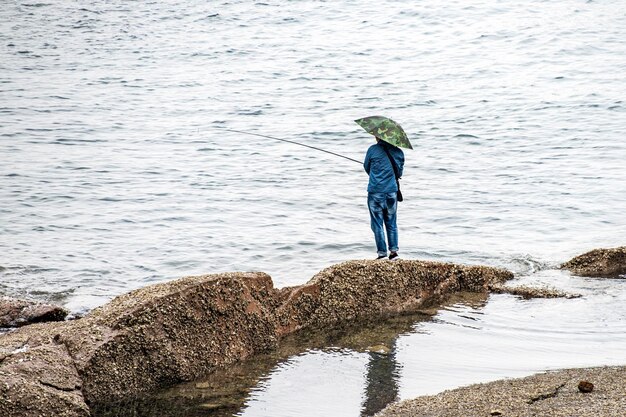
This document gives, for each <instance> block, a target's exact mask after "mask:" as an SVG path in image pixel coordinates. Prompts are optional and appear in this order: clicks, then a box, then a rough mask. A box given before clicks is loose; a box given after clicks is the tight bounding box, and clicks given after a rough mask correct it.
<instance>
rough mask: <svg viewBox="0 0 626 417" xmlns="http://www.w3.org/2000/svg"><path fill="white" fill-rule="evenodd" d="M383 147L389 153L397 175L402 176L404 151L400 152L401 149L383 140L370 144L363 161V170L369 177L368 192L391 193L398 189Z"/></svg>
mask: <svg viewBox="0 0 626 417" xmlns="http://www.w3.org/2000/svg"><path fill="white" fill-rule="evenodd" d="M385 149H387V151H388V152H389V155H390V156H391V157H392V158H393V159H394V161H395V163H396V167H397V169H398V177H401V176H402V170H403V168H404V152H402V149H400V148H398V147H395V146H393V145H389V144H388V143H386V142H383V141H380V142H378V143H376V144H375V145H372V146H370V148H369V149H368V150H367V154H366V155H365V161H364V162H363V167H364V168H365V172H367V173H368V174H369V177H370V179H369V183H368V186H367V191H368V192H369V193H393V192H396V191H398V186H397V184H396V177H395V175H394V172H393V167H392V165H391V161H390V160H389V157H388V156H387V152H385Z"/></svg>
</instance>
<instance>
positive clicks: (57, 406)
mask: <svg viewBox="0 0 626 417" xmlns="http://www.w3.org/2000/svg"><path fill="white" fill-rule="evenodd" d="M625 250H626V248H618V250H617V252H618V254H617V255H615V254H614V253H613V252H614V251H615V250H613V249H610V250H605V251H609V252H610V254H607V255H606V256H604V255H602V253H604V252H601V253H600V255H598V254H597V253H595V254H593V256H588V257H587V258H586V259H587V261H585V262H584V265H585V267H586V268H593V262H594V261H595V262H596V266H597V270H598V272H599V273H598V274H596V275H601V273H602V274H603V273H605V272H606V271H610V272H611V274H613V275H614V274H615V271H622V270H624V269H620V268H623V266H624V265H623V264H621V262H623V259H624V258H623V257H622V256H621V255H620V254H619V253H623V252H624V251H625ZM606 253H608V252H606ZM614 263H617V264H618V265H617V266H616V265H614ZM582 264H583V262H582V261H577V262H576V263H572V264H569V263H568V264H565V265H564V266H563V267H564V268H568V267H572V268H578V266H579V265H582ZM568 265H571V266H568ZM620 265H621V266H620ZM511 278H513V274H512V273H511V272H509V271H506V270H502V269H498V268H492V267H485V266H464V265H455V264H448V263H440V262H423V261H411V260H401V261H397V262H387V261H350V262H344V263H342V264H338V265H334V266H332V267H329V268H327V269H325V270H323V271H321V272H319V273H318V274H317V275H315V276H314V277H313V278H312V279H311V280H310V281H309V282H308V283H306V284H304V285H301V286H297V287H287V288H282V289H276V288H274V286H273V283H272V280H271V278H270V277H269V276H268V275H267V274H265V273H262V272H250V273H224V274H215V275H203V276H195V277H187V278H182V279H179V280H175V281H171V282H166V283H162V284H157V285H152V286H148V287H145V288H142V289H139V290H136V291H132V292H130V293H127V294H124V295H121V296H119V297H117V298H115V299H114V300H112V301H111V302H110V303H108V304H106V305H104V306H102V307H99V308H97V309H95V310H93V311H92V312H91V313H89V314H88V315H86V316H85V317H83V318H81V319H78V320H73V321H65V322H53V323H37V324H31V325H27V326H24V327H21V328H19V329H16V330H14V331H12V332H10V333H8V334H5V335H1V336H0V415H2V416H7V417H12V416H32V415H38V416H68V417H73V416H90V415H91V408H92V407H97V406H98V405H102V404H109V403H113V402H118V401H127V400H129V399H133V398H137V397H140V396H142V395H143V394H146V393H149V392H153V391H155V390H157V389H161V388H164V387H167V386H171V385H173V384H177V383H180V382H183V381H192V380H194V379H196V378H198V377H199V376H201V375H207V374H209V373H211V372H214V371H215V370H217V369H223V368H224V367H227V366H228V365H230V364H233V363H235V362H238V361H241V360H243V359H245V358H247V357H250V356H252V355H257V354H261V353H267V352H273V351H276V350H277V349H278V348H279V347H280V343H281V340H283V339H284V338H286V337H287V336H293V335H295V334H298V333H300V332H301V331H308V330H315V329H324V330H326V329H332V328H333V327H334V326H340V325H341V324H342V323H343V324H345V323H358V322H359V321H368V320H369V321H376V320H380V319H382V318H387V317H393V316H398V315H404V314H412V313H416V312H420V311H426V310H428V309H431V308H433V307H435V306H437V305H439V304H441V303H443V302H445V301H446V300H448V299H449V298H450V297H451V296H453V295H454V294H458V293H459V292H474V293H483V294H486V293H488V292H489V291H494V292H511V293H514V294H515V293H517V294H518V295H520V296H524V297H532V296H546V297H552V296H562V295H561V294H559V293H558V291H557V292H545V293H543V294H542V293H541V291H533V290H529V289H519V288H518V289H514V288H513V289H511V288H508V287H507V286H505V285H503V283H505V282H506V281H508V280H510V279H511ZM565 372H566V373H567V372H569V371H565ZM603 375H604V374H603ZM607 375H608V374H607ZM608 377H609V376H607V378H608ZM538 381H539V380H538ZM568 381H569V380H568ZM570 382H571V381H570ZM570 382H567V383H565V385H563V386H562V387H566V386H567V384H568V383H570ZM623 382H624V381H623V380H622V385H623ZM531 383H532V382H531ZM538 386H540V385H538ZM541 386H543V385H541ZM600 386H601V385H600ZM503 387H506V384H505V385H503ZM499 389H502V388H499ZM546 392H547V391H546ZM561 392H563V393H565V392H569V391H567V390H565V389H564V388H559V393H561ZM598 392H603V391H601V390H600V391H598ZM510 393H511V395H513V388H511V389H510ZM442 395H443V394H442ZM501 395H505V396H506V395H509V394H506V393H505V394H501ZM622 395H623V394H622ZM445 398H447V397H445ZM468 398H469V397H468ZM520 398H521V397H520ZM524 398H525V397H524ZM561 398H567V397H565V396H562V397H561ZM594 398H596V397H594ZM602 398H604V397H602ZM602 398H600V399H599V400H598V401H602ZM607 398H608V397H607ZM622 398H623V397H622ZM432 401H435V402H437V401H438V400H435V399H434V397H433V398H432ZM442 401H444V403H445V402H446V401H448V400H447V399H446V400H442ZM449 401H453V400H452V398H451V399H450V400H449ZM476 401H478V400H476ZM520 401H522V400H520ZM427 402H428V403H429V404H430V403H431V400H428V401H427ZM416 404H418V403H416ZM450 404H453V403H452V402H451V403H450ZM485 404H486V403H485ZM489 404H490V405H489V406H490V407H491V403H489ZM498 404H499V403H496V405H498ZM546 404H548V403H546ZM431 405H432V404H431ZM504 405H506V404H504ZM605 405H606V404H605ZM603 406H604V405H603ZM607 406H608V405H607ZM394 407H395V406H394ZM419 407H421V405H419ZM477 407H478V406H477ZM481 407H482V406H481ZM485 407H487V405H485ZM392 409H393V408H392ZM478 409H479V408H477V410H478ZM485 409H486V408H484V409H483V408H480V410H482V411H484V410H485ZM451 410H452V409H451ZM482 411H480V412H482ZM492 411H494V410H490V412H492ZM495 411H498V410H495ZM426 412H427V413H429V411H426ZM511 412H513V411H511ZM390 415H393V414H390ZM398 415H403V414H398ZM411 415H413V414H411ZM424 415H439V414H424ZM441 415H446V414H441ZM450 415H453V414H450ZM462 415H469V414H462ZM476 415H479V414H476ZM480 415H483V414H480ZM493 415H498V414H493ZM503 415H514V414H503ZM520 415H522V414H520ZM546 415H550V414H546ZM555 415H556V414H555ZM596 415H601V414H596Z"/></svg>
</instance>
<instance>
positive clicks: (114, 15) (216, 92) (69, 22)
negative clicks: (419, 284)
mask: <svg viewBox="0 0 626 417" xmlns="http://www.w3.org/2000/svg"><path fill="white" fill-rule="evenodd" d="M625 39H626V3H625V2H624V1H623V0H606V1H592V0H588V1H587V0H530V1H526V2H510V1H504V0H465V1H461V0H456V1H454V0H453V1H448V2H440V1H436V0H422V1H418V0H415V1H409V0H381V1H377V2H372V1H364V0H335V1H313V0H291V1H289V0H265V1H253V0H232V1H223V0H217V1H201V0H185V1H182V0H163V1H141V2H130V1H122V0H107V1H99V2H95V1H86V0H75V1H61V0H50V1H40V2H37V1H23V0H19V1H18V0H5V1H3V2H2V7H0V294H2V295H7V296H14V297H29V298H35V299H38V300H42V301H47V302H54V303H58V304H62V305H63V306H65V307H66V308H68V309H69V310H70V311H71V313H72V315H74V316H80V315H82V314H85V313H86V312H88V311H89V310H91V309H93V308H94V307H96V306H99V305H102V304H104V303H106V302H107V301H109V300H111V299H112V298H113V297H115V296H117V295H119V294H122V293H125V292H128V291H130V290H132V289H136V288H139V287H144V286H146V285H150V284H154V283H159V282H164V281H168V280H172V279H176V278H179V277H183V276H188V275H200V274H209V273H218V272H224V271H264V272H267V273H268V274H270V275H271V276H272V278H273V281H274V284H275V286H276V287H284V286H293V285H299V284H303V283H305V282H307V281H308V280H309V279H310V278H311V277H313V276H314V275H315V274H316V273H317V272H318V271H320V270H322V269H324V268H326V267H328V266H330V265H333V264H336V263H339V262H343V261H347V260H352V259H373V258H375V257H376V248H375V245H374V238H373V234H372V232H371V230H370V224H369V215H368V210H367V205H366V198H367V190H366V189H367V180H368V177H367V174H366V173H365V172H364V170H363V167H362V166H361V165H360V163H357V162H356V161H351V160H348V159H345V158H340V157H338V156H335V155H332V154H329V153H324V152H320V151H318V150H315V149H311V148H309V147H304V146H299V145H297V144H294V143H287V142H284V141H280V140H277V139H274V138H278V139H285V140H289V141H295V142H299V143H302V144H305V145H307V146H312V147H317V148H321V149H324V150H327V151H330V152H334V153H337V154H340V155H343V156H346V157H348V158H351V159H355V160H357V161H361V160H363V157H364V155H365V152H366V151H367V149H368V147H369V146H370V145H372V144H373V143H374V139H373V137H372V136H370V135H369V134H367V133H366V132H365V131H363V130H362V129H361V128H360V127H359V126H358V125H357V124H355V123H354V120H355V119H358V118H362V117H366V116H371V115H383V116H387V117H390V118H392V119H393V120H395V121H397V122H398V123H400V124H401V125H402V127H403V128H404V130H405V131H406V132H407V135H408V137H409V139H410V141H411V143H412V145H413V148H414V149H413V150H408V149H407V150H405V158H406V163H405V169H404V175H403V177H402V180H401V187H402V191H403V194H404V198H405V200H404V201H403V202H401V203H400V205H399V209H398V226H399V242H400V245H399V246H400V252H399V253H400V256H401V257H402V258H405V259H426V260H437V261H445V262H457V263H464V264H484V265H491V266H497V267H503V268H507V269H510V270H512V271H513V272H514V273H515V274H516V281H519V282H520V283H521V284H532V285H550V286H553V287H556V288H558V289H561V290H565V291H570V292H576V293H579V294H581V295H583V297H582V298H578V299H572V300H563V299H559V300H522V299H519V298H517V297H513V296H510V295H492V296H490V297H489V299H488V300H487V301H486V302H485V303H482V304H479V305H476V304H471V303H470V304H468V303H459V304H454V305H452V306H448V307H446V308H444V309H443V310H441V311H440V312H439V313H438V314H437V315H436V316H435V317H434V318H433V319H432V320H430V321H427V322H422V321H417V322H416V323H415V324H414V325H413V326H412V327H411V328H410V330H408V331H406V332H403V333H401V334H399V335H398V337H397V338H396V339H395V342H394V343H393V349H392V351H391V352H392V353H391V355H393V356H394V358H395V362H394V369H395V371H394V373H393V377H392V378H391V377H390V378H391V379H393V381H394V382H393V383H394V384H395V386H396V390H395V391H394V392H395V397H394V398H393V399H406V398H412V397H415V396H418V395H423V394H433V393H436V392H440V391H442V390H444V389H449V388H454V387H457V386H461V385H467V384H469V383H474V382H483V381H487V380H493V379H497V378H504V377H513V376H521V375H528V374H531V373H533V372H538V371H541V370H545V369H553V368H562V367H578V366H599V365H611V364H624V358H625V357H626V324H625V323H626V306H625V304H626V303H624V302H623V301H624V298H625V297H626V280H623V279H622V280H620V279H613V280H598V279H592V278H585V277H571V276H569V274H567V273H565V272H562V271H559V270H557V269H556V268H557V266H558V265H559V264H560V263H561V262H564V261H566V260H568V259H569V258H571V257H573V256H575V255H578V254H581V253H583V252H586V251H588V250H591V249H594V248H600V247H615V246H620V245H624V244H625V236H626V219H625V215H624V213H625V211H626V102H625V100H626V78H625V74H626V41H624V40H625ZM231 130H238V131H241V132H246V133H236V132H232V131H231ZM256 135H263V137H261V136H256ZM265 136H271V138H270V137H265ZM0 337H1V336H0ZM371 357H372V355H371V354H370V353H367V352H360V351H358V350H354V349H349V348H343V347H342V348H338V347H337V346H326V347H322V348H319V349H317V348H316V349H314V350H311V351H307V352H304V353H302V354H299V355H296V356H294V357H293V358H292V359H288V360H286V361H283V362H280V363H277V364H276V366H274V367H273V368H270V369H269V370H267V372H265V373H264V374H263V375H264V376H263V377H262V378H261V379H260V380H259V382H258V384H257V385H255V386H253V387H251V391H250V392H251V393H250V394H249V395H248V396H247V397H246V398H245V401H244V403H243V405H242V406H241V407H240V408H239V409H238V410H236V411H234V412H233V414H235V415H242V416H252V415H254V416H262V415H263V416H265V415H267V416H270V415H271V416H281V415H284V416H293V415H299V416H308V415H311V416H313V415H327V416H331V415H337V416H358V415H369V414H368V413H370V414H371V413H373V411H371V409H367V407H366V406H365V404H366V403H367V398H368V394H367V393H368V392H370V389H369V388H367V387H368V386H369V385H368V384H367V382H366V381H367V380H368V378H367V375H368V369H369V367H370V365H371ZM392 397H393V396H392ZM375 408H376V407H375ZM378 408H380V407H378ZM366 409H367V410H366ZM205 410H208V408H206V407H205ZM368 410H369V411H368ZM206 412H207V413H209V412H210V410H209V411H206ZM190 415H191V414H190ZM203 415H204V414H203ZM207 415H210V414H207Z"/></svg>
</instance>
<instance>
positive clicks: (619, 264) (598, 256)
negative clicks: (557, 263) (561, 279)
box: [561, 246, 626, 278]
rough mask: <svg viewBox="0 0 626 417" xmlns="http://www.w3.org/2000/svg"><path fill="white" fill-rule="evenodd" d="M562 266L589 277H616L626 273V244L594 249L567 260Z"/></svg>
mask: <svg viewBox="0 0 626 417" xmlns="http://www.w3.org/2000/svg"><path fill="white" fill-rule="evenodd" d="M561 268H563V269H567V270H569V271H571V272H572V273H573V274H576V275H582V276H587V277H609V278H616V277H619V276H620V275H626V246H620V247H618V248H611V249H594V250H592V251H590V252H587V253H584V254H582V255H579V256H577V257H575V258H573V259H571V260H569V261H568V262H565V263H564V264H563V265H561Z"/></svg>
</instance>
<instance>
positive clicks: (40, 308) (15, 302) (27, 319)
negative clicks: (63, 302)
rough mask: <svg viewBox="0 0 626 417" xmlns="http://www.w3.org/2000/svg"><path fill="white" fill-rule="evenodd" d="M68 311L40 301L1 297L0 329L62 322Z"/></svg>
mask: <svg viewBox="0 0 626 417" xmlns="http://www.w3.org/2000/svg"><path fill="white" fill-rule="evenodd" d="M67 314H68V311H67V310H65V309H64V308H62V307H59V306H55V305H51V304H44V303H41V302H39V301H31V300H19V299H17V298H10V297H0V327H19V326H26V325H27V324H32V323H41V322H46V321H61V320H64V319H65V317H66V316H67Z"/></svg>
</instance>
